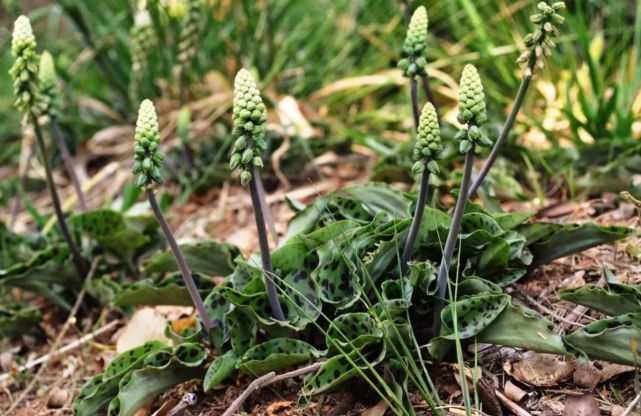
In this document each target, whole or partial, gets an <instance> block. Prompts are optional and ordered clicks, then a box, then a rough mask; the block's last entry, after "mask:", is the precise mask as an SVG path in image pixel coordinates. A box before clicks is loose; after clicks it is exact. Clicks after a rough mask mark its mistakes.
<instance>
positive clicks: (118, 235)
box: [69, 209, 149, 261]
mask: <svg viewBox="0 0 641 416" xmlns="http://www.w3.org/2000/svg"><path fill="white" fill-rule="evenodd" d="M69 225H70V227H72V228H73V229H74V230H76V231H78V232H80V233H82V234H85V235H87V236H89V237H91V238H93V239H95V240H96V241H98V243H100V245H102V246H103V247H104V248H105V250H107V251H109V252H111V253H113V254H115V255H116V256H118V257H119V258H121V259H123V260H125V261H131V259H132V257H133V255H134V253H135V252H136V250H138V249H139V248H141V247H142V246H144V245H145V244H146V243H147V242H148V241H149V238H148V237H147V236H145V235H143V234H142V233H140V232H139V231H136V230H134V229H129V228H128V227H127V223H126V221H125V218H124V216H123V214H122V213H120V212H118V211H113V210H110V209H101V210H95V211H87V212H83V213H80V214H76V215H73V216H71V217H69Z"/></svg>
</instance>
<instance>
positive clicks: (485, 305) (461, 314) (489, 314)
mask: <svg viewBox="0 0 641 416" xmlns="http://www.w3.org/2000/svg"><path fill="white" fill-rule="evenodd" d="M509 300H510V297H509V296H508V295H503V294H500V295H488V294H481V295H476V296H470V297H468V298H465V299H461V300H458V301H456V302H453V303H450V304H449V305H447V306H446V307H445V308H444V309H443V312H442V313H441V320H442V321H443V328H444V329H447V330H449V331H450V333H446V334H442V335H441V337H443V338H445V339H450V340H453V339H456V338H459V339H466V338H470V337H473V336H475V335H477V334H478V333H480V332H481V331H483V330H484V329H485V328H487V327H488V325H490V324H491V323H492V321H494V320H495V319H496V318H497V316H499V315H500V314H501V312H502V311H503V309H505V306H507V304H508V303H509ZM455 309H456V317H455V316H454V315H455V313H454V312H455ZM455 318H456V322H457V328H456V329H457V330H458V333H457V334H454V333H453V331H454V319H455Z"/></svg>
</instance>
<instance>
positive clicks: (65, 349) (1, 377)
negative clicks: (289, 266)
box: [0, 321, 120, 383]
mask: <svg viewBox="0 0 641 416" xmlns="http://www.w3.org/2000/svg"><path fill="white" fill-rule="evenodd" d="M119 323H120V322H119V321H111V322H109V323H108V324H105V325H104V326H103V327H101V328H99V329H98V330H96V331H94V332H92V333H90V334H87V335H85V336H83V337H82V338H78V339H77V340H75V341H72V342H70V343H69V344H67V345H65V346H64V347H61V348H60V349H59V350H57V351H51V352H50V353H48V354H45V355H43V356H41V357H38V358H36V359H35V360H33V361H29V362H28V363H26V364H24V365H21V366H20V367H18V370H17V373H18V374H20V373H22V372H25V371H27V370H30V369H32V368H34V367H36V366H39V365H40V364H44V363H46V362H47V361H49V360H51V359H52V358H55V357H58V356H60V355H63V354H65V353H67V352H69V351H71V350H74V349H76V348H78V347H80V346H82V345H84V344H86V343H87V342H89V341H91V340H92V339H94V338H96V337H98V336H100V335H102V334H104V333H105V332H109V331H110V330H112V329H113V328H114V327H115V326H116V325H118V324H119ZM13 375H14V374H13V373H4V374H0V383H1V382H3V381H5V380H7V379H9V378H11V377H12V376H13Z"/></svg>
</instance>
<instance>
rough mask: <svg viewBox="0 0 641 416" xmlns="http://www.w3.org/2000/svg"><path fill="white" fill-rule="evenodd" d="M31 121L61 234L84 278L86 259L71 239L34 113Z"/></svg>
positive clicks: (77, 268) (79, 272)
mask: <svg viewBox="0 0 641 416" xmlns="http://www.w3.org/2000/svg"><path fill="white" fill-rule="evenodd" d="M31 121H32V123H33V128H34V131H35V133H36V141H37V143H38V147H39V148H40V155H41V156H42V163H43V165H44V168H45V176H46V179H47V187H48V188H49V193H50V194H51V201H52V203H53V208H54V211H55V213H56V217H57V218H58V225H59V226H60V232H61V233H62V237H63V238H64V240H65V241H66V242H67V245H68V246H69V250H70V251H71V256H72V257H73V262H74V263H75V265H76V270H77V271H78V274H79V275H80V276H84V275H86V273H87V266H86V264H85V261H84V259H83V258H82V256H81V255H80V251H79V250H78V247H77V246H76V243H75V242H74V241H73V238H72V237H71V233H70V232H69V228H68V227H67V220H66V219H65V215H64V213H63V212H62V207H61V206H60V197H59V196H58V192H57V191H56V184H55V183H54V181H53V175H52V174H51V165H50V164H49V158H48V157H47V148H46V147H45V142H44V139H43V138H42V131H41V130H40V125H39V124H38V118H37V117H36V115H35V114H34V113H31Z"/></svg>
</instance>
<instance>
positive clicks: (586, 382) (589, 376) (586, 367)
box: [573, 362, 601, 390]
mask: <svg viewBox="0 0 641 416" xmlns="http://www.w3.org/2000/svg"><path fill="white" fill-rule="evenodd" d="M573 380H574V384H576V385H577V386H579V387H584V388H586V389H589V390H594V388H595V387H596V385H597V384H599V382H600V381H601V370H599V369H598V368H596V367H595V366H594V364H592V363H591V362H587V363H578V364H577V367H576V370H574V375H573Z"/></svg>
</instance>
